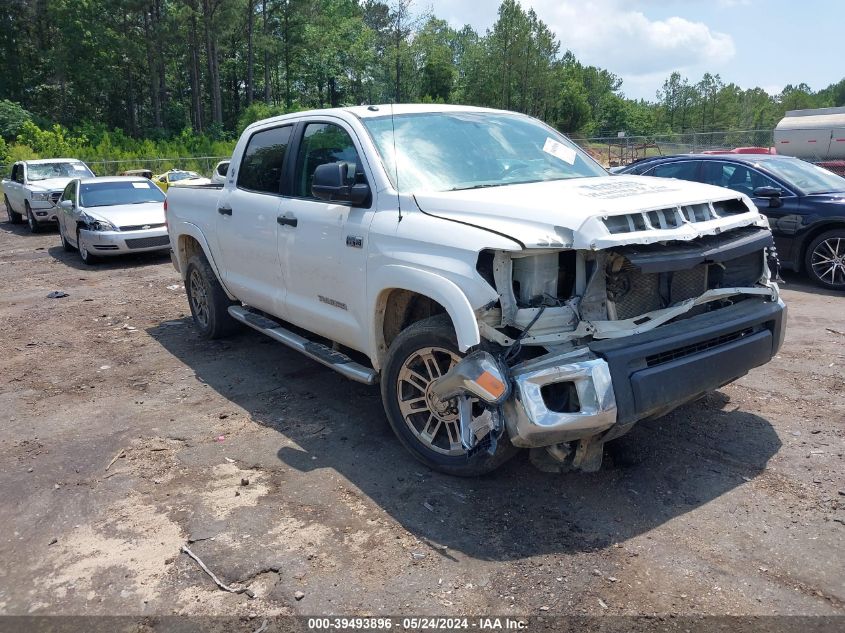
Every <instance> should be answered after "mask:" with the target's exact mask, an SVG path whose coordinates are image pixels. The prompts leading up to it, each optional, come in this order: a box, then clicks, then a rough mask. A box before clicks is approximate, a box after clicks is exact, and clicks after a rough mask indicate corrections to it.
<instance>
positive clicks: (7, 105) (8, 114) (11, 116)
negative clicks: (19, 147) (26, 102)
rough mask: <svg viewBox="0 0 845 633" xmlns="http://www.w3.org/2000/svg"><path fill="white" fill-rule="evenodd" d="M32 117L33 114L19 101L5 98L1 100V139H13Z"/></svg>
mask: <svg viewBox="0 0 845 633" xmlns="http://www.w3.org/2000/svg"><path fill="white" fill-rule="evenodd" d="M31 119H32V115H31V114H30V113H29V112H27V111H26V110H24V109H23V107H21V105H20V104H19V103H15V102H13V101H9V100H8V99H3V100H2V101H0V139H9V140H11V139H13V138H15V137H16V136H17V135H18V132H20V129H21V127H22V126H23V124H24V123H26V122H27V121H30V120H31Z"/></svg>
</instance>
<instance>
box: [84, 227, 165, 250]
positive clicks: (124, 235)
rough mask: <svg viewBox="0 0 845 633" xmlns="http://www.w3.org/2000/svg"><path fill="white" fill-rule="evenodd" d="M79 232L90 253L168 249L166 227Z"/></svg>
mask: <svg viewBox="0 0 845 633" xmlns="http://www.w3.org/2000/svg"><path fill="white" fill-rule="evenodd" d="M80 234H81V235H82V237H83V238H84V239H85V244H86V245H87V246H89V248H90V250H91V253H92V254H94V255H97V256H98V257H99V256H107V255H126V254H127V253H144V252H147V251H162V250H169V249H170V237H169V236H168V235H167V227H160V228H155V229H146V230H139V231H88V230H86V229H82V230H81V231H80Z"/></svg>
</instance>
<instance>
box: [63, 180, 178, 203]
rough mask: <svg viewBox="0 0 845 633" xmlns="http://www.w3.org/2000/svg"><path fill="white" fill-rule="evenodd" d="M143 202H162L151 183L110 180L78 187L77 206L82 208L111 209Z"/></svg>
mask: <svg viewBox="0 0 845 633" xmlns="http://www.w3.org/2000/svg"><path fill="white" fill-rule="evenodd" d="M145 202H164V194H163V193H162V192H161V189H159V188H158V187H156V186H155V185H154V184H153V183H151V182H145V181H139V180H129V181H123V182H120V181H114V180H112V181H106V182H91V183H86V184H83V185H80V187H79V205H80V206H82V207H87V208H91V207H111V206H115V205H119V204H143V203H145Z"/></svg>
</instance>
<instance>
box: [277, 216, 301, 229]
mask: <svg viewBox="0 0 845 633" xmlns="http://www.w3.org/2000/svg"><path fill="white" fill-rule="evenodd" d="M276 222H278V223H279V224H281V225H282V226H284V225H286V224H287V225H288V226H292V227H294V228H296V225H297V224H299V220H297V219H296V218H295V217H293V216H285V215H280V216H279V217H277V218H276Z"/></svg>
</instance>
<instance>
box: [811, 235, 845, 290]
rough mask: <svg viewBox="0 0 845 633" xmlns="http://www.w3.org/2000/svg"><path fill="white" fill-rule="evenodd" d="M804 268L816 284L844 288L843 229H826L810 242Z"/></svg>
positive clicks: (836, 288)
mask: <svg viewBox="0 0 845 633" xmlns="http://www.w3.org/2000/svg"><path fill="white" fill-rule="evenodd" d="M804 268H805V270H806V271H807V275H808V276H809V277H810V279H811V280H812V281H813V282H814V283H816V284H817V285H819V286H821V287H823V288H827V289H829V290H845V229H834V230H832V231H827V232H826V233H822V234H821V235H819V236H818V237H816V238H815V239H814V240H813V241H812V242H810V245H809V246H808V247H807V252H806V254H805V255H804Z"/></svg>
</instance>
